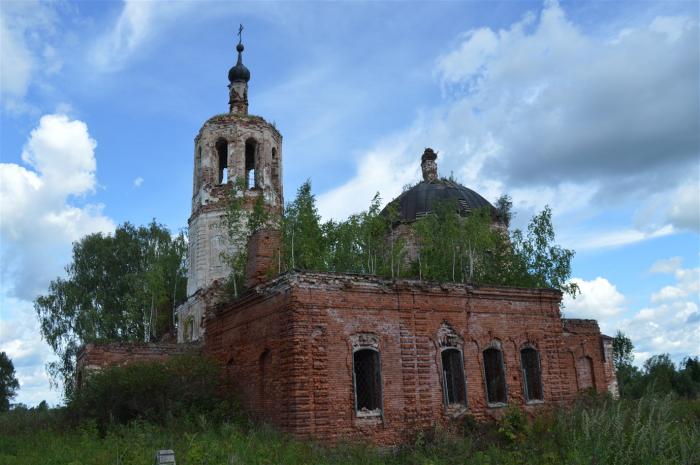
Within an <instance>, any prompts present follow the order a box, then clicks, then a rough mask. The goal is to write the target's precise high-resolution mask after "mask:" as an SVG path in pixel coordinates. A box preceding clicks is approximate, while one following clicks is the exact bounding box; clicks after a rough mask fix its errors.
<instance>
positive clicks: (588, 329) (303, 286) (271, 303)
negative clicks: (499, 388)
mask: <svg viewBox="0 0 700 465" xmlns="http://www.w3.org/2000/svg"><path fill="white" fill-rule="evenodd" d="M560 300H561V294H560V293H559V292H558V291H553V290H525V289H513V288H503V287H482V288H473V287H466V286H462V285H453V284H443V285H439V284H426V283H421V282H417V281H394V282H392V281H386V280H383V279H379V278H376V277H366V276H355V275H336V274H322V273H292V274H287V275H283V276H281V277H279V278H277V279H275V280H273V281H272V282H270V283H268V284H267V285H265V286H261V287H260V288H258V289H257V291H255V292H251V293H249V294H248V295H246V296H245V297H243V298H241V299H239V300H238V301H235V302H231V303H229V304H226V305H224V306H222V307H220V308H219V309H218V310H217V312H215V313H212V314H211V315H210V316H209V318H208V319H207V320H206V326H207V338H206V341H205V351H206V352H207V353H208V354H210V355H213V356H214V357H216V358H218V359H219V360H221V361H222V363H225V364H226V366H227V369H228V370H229V373H230V376H231V379H232V381H233V382H234V383H235V385H236V386H237V387H236V389H237V390H238V392H239V393H240V395H241V398H242V399H243V400H244V405H245V406H246V407H247V408H248V409H249V410H250V411H251V412H253V413H254V414H256V415H258V416H260V417H261V418H264V419H265V420H267V421H270V422H271V423H272V424H274V425H277V426H278V427H280V428H281V429H284V430H286V431H290V432H292V433H294V434H296V435H298V436H300V437H312V438H316V439H321V440H330V441H335V440H338V439H340V438H348V437H350V438H352V437H354V438H366V439H368V440H371V441H372V442H375V443H378V444H387V445H389V444H396V443H399V442H401V441H403V440H405V439H406V438H407V435H410V434H412V432H414V431H415V430H416V429H421V428H425V427H428V426H431V425H434V424H437V423H446V422H448V421H449V420H450V419H451V418H454V417H459V416H461V415H464V414H470V415H472V416H474V417H476V418H478V419H486V418H494V417H498V416H500V415H501V414H502V413H503V411H504V410H503V407H504V406H505V405H511V404H515V405H521V406H523V407H524V408H525V409H526V410H528V411H531V412H534V411H536V410H537V409H539V408H543V407H547V406H553V405H562V404H566V403H569V402H571V401H572V400H573V399H574V398H575V397H576V395H577V392H578V385H576V383H577V381H576V380H577V378H576V374H575V373H576V368H577V365H576V363H575V360H574V356H579V355H580V354H583V356H585V357H588V358H589V359H590V363H591V366H592V367H593V368H592V371H593V373H594V376H593V378H594V379H595V381H594V383H593V386H592V387H594V388H595V389H597V390H599V391H605V390H607V388H608V382H609V374H608V372H607V371H606V368H605V363H606V362H605V360H604V359H603V356H604V354H603V352H602V351H601V350H600V347H601V342H600V341H601V338H600V333H599V332H598V333H597V335H596V332H595V330H596V329H597V328H593V327H592V326H590V325H583V324H578V325H576V324H575V323H569V331H573V329H574V326H576V328H577V330H578V331H579V332H578V333H572V332H565V330H564V326H563V322H562V319H561V316H560V312H559V303H560ZM568 321H571V320H568ZM574 321H578V320H574ZM584 328H585V331H584ZM584 333H585V334H584ZM358 338H360V339H361V338H364V339H365V340H373V341H376V342H375V343H374V344H375V345H376V350H378V352H379V356H380V361H381V390H382V392H381V394H382V395H381V397H382V406H381V409H380V412H378V414H377V415H373V412H369V413H367V412H357V411H356V408H355V407H356V398H355V397H356V393H355V388H354V379H353V351H354V350H356V349H357V347H356V345H357V344H358V343H357V342H356V341H357V340H358ZM596 338H597V341H598V348H599V349H598V350H597V351H595V350H592V349H593V344H594V343H595V340H596ZM572 342H574V343H575V344H579V346H580V344H581V343H583V344H584V346H586V350H583V352H580V351H579V352H576V353H574V354H572V352H571V351H570V345H571V343H572ZM448 346H449V347H455V348H457V349H458V350H460V351H461V353H462V354H463V363H464V367H463V368H464V374H465V378H466V392H467V404H466V406H464V407H463V408H458V407H456V406H454V405H449V406H448V405H446V403H445V393H444V387H445V385H444V380H443V377H442V367H441V363H442V360H441V356H440V355H441V351H442V350H444V349H445V348H446V347H448ZM490 347H496V348H498V349H499V350H500V351H501V353H502V358H503V371H504V373H505V383H506V402H505V403H504V404H498V405H496V404H493V403H489V402H488V400H487V396H486V388H485V384H486V379H485V375H484V358H483V351H484V350H485V349H487V348H490ZM526 347H530V348H534V349H535V350H536V351H537V353H538V354H539V361H540V365H541V367H540V369H541V384H542V392H543V400H542V401H528V400H526V399H525V395H524V387H523V381H524V380H523V375H522V370H521V355H520V354H521V352H520V351H521V350H522V349H523V348H526Z"/></svg>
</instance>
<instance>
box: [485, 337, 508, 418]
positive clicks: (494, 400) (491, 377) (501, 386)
mask: <svg viewBox="0 0 700 465" xmlns="http://www.w3.org/2000/svg"><path fill="white" fill-rule="evenodd" d="M484 375H485V376H486V396H487V400H488V402H489V404H505V403H506V402H507V397H506V374H505V369H504V368H503V353H502V352H501V351H500V350H498V349H495V348H490V349H486V350H485V351H484Z"/></svg>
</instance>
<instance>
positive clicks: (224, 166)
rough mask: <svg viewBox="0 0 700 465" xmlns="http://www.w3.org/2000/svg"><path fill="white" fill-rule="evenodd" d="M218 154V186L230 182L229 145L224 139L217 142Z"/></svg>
mask: <svg viewBox="0 0 700 465" xmlns="http://www.w3.org/2000/svg"><path fill="white" fill-rule="evenodd" d="M216 153H217V155H218V160H219V169H218V171H217V172H218V179H217V184H224V183H226V182H228V143H227V142H226V141H225V140H224V139H219V140H217V141H216Z"/></svg>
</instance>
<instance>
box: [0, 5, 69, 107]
mask: <svg viewBox="0 0 700 465" xmlns="http://www.w3.org/2000/svg"><path fill="white" fill-rule="evenodd" d="M55 23H56V14H55V12H54V6H53V5H51V4H47V3H43V2H38V1H33V0H27V1H23V2H3V4H2V8H0V44H1V46H2V53H0V75H1V77H0V95H1V96H2V100H3V107H4V108H5V109H6V110H10V111H12V112H22V111H25V110H27V109H28V108H29V106H28V105H27V104H26V103H25V102H24V97H25V96H26V94H27V92H28V90H29V88H30V86H31V85H32V84H33V83H34V81H36V80H39V79H41V78H44V77H45V75H46V74H54V73H57V72H58V71H60V69H61V66H62V62H61V57H60V54H59V53H58V51H57V50H56V49H55V48H54V47H52V46H51V45H49V44H48V42H49V40H50V39H51V38H52V37H53V36H54V35H55V34H56V29H55ZM37 69H41V70H42V74H41V75H37V73H36V70H37Z"/></svg>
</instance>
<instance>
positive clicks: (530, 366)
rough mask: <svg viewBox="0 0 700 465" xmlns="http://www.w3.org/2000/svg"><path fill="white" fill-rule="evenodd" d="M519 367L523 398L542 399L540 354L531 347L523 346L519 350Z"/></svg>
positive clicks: (529, 399) (527, 399)
mask: <svg viewBox="0 0 700 465" xmlns="http://www.w3.org/2000/svg"><path fill="white" fill-rule="evenodd" d="M520 367H521V368H522V370H523V386H524V389H525V400H526V401H528V402H529V401H533V400H544V395H543V393H542V372H541V369H540V354H539V353H538V352H537V351H536V350H535V349H534V348H532V347H525V348H524V349H523V350H521V351H520Z"/></svg>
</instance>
